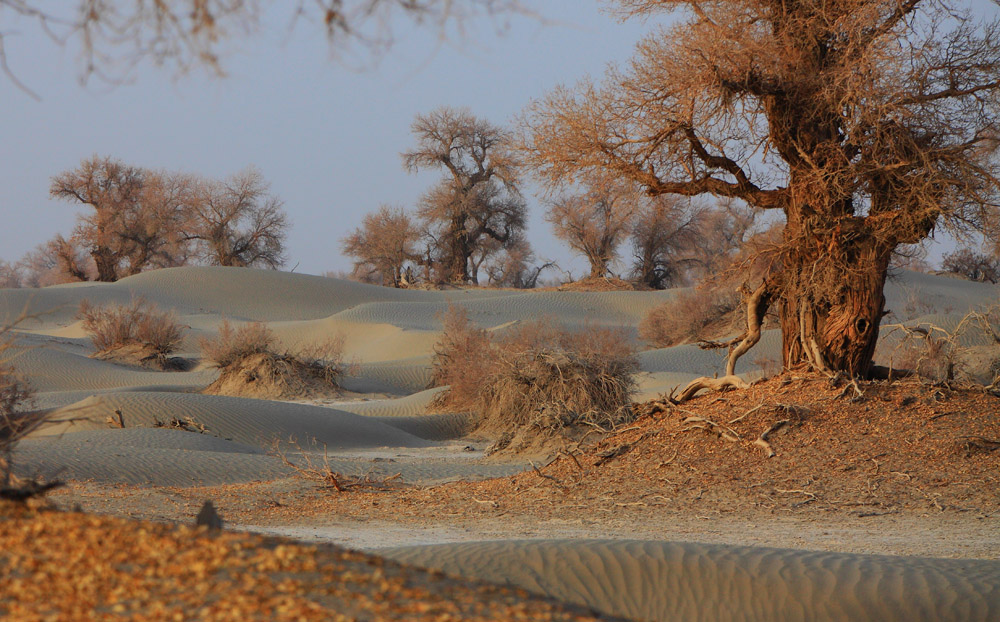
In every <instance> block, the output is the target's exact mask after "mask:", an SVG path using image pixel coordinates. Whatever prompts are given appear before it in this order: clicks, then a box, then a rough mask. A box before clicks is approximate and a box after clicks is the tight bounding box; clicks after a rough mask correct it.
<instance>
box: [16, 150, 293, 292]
mask: <svg viewBox="0 0 1000 622" xmlns="http://www.w3.org/2000/svg"><path fill="white" fill-rule="evenodd" d="M49 190H50V194H51V195H52V196H53V197H55V198H60V199H64V200H67V201H72V202H75V203H79V204H81V205H86V206H88V207H90V208H91V209H90V211H88V212H87V213H85V214H81V215H80V216H79V218H78V223H77V226H76V228H75V230H74V232H73V235H72V236H71V237H70V238H68V239H66V238H63V237H62V236H56V237H55V238H54V239H53V240H51V241H50V242H47V243H45V244H44V245H42V246H40V247H39V248H38V249H36V250H35V251H33V252H32V253H29V255H28V256H26V257H25V259H24V260H23V262H22V263H23V264H24V265H25V269H26V272H27V273H28V275H29V276H30V277H31V278H30V279H26V281H28V282H27V283H26V284H31V285H35V284H43V285H44V284H50V283H54V282H68V281H85V280H90V279H95V280H98V281H116V280H118V279H120V278H122V277H125V276H130V275H134V274H138V273H139V272H142V271H143V270H148V269H152V268H165V267H171V266H180V265H186V264H190V263H194V262H202V263H207V264H211V265H220V266H254V267H265V268H277V267H279V266H281V265H282V264H283V263H284V241H285V235H286V233H287V230H288V219H287V217H286V215H285V212H284V211H283V209H282V202H281V200H280V199H279V198H277V197H276V196H274V195H272V194H270V193H269V190H268V184H267V182H266V181H264V179H263V177H262V176H261V174H260V172H259V171H257V170H256V169H253V168H249V169H247V170H245V171H242V172H240V173H237V174H235V175H233V176H231V177H229V178H228V179H226V180H224V181H216V180H210V179H203V178H200V177H197V176H194V175H185V174H181V173H171V172H167V171H153V170H148V169H143V168H139V167H136V166H131V165H127V164H125V163H123V162H121V161H118V160H114V159H112V158H107V157H105V158H101V157H97V156H93V157H91V158H88V159H85V160H83V161H82V162H81V163H80V165H79V166H78V167H77V168H75V169H72V170H69V171H64V172H62V173H60V174H58V175H56V176H55V177H53V178H52V183H51V187H50V189H49ZM84 248H86V249H87V251H86V253H84V251H83V250H82V249H84ZM31 281H36V282H31Z"/></svg>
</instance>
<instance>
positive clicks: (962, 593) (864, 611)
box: [378, 540, 1000, 622]
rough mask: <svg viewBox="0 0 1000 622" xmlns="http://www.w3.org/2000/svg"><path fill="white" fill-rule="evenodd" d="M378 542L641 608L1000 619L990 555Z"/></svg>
mask: <svg viewBox="0 0 1000 622" xmlns="http://www.w3.org/2000/svg"><path fill="white" fill-rule="evenodd" d="M378 553H379V554H380V555H384V556H386V557H389V558H391V559H395V560H398V561H402V562H405V563H409V564H413V565H417V566H422V567H426V568H433V569H437V570H442V571H444V572H447V573H449V574H456V575H461V576H466V577H473V578H476V579H482V580H486V581H491V582H495V583H503V584H513V585H516V586H519V587H523V588H525V589H528V590H531V591H533V592H537V593H539V594H544V595H547V596H552V597H555V598H557V599H560V600H564V601H567V602H572V603H577V604H581V605H586V606H589V607H593V608H595V609H597V610H599V611H602V612H605V613H609V614H613V615H619V616H624V617H628V618H635V619H643V620H662V621H665V622H666V621H670V622H673V621H694V620H705V621H758V620H759V621H764V620H793V621H794V620H830V621H834V620H837V621H840V620H850V621H855V622H863V621H868V620H871V621H873V622H874V621H883V622H884V621H896V620H898V621H900V622H918V621H925V620H926V621H927V622H931V621H935V622H941V621H950V620H954V621H959V620H962V621H970V622H971V621H982V622H987V621H995V620H1000V562H995V561H981V560H948V559H930V558H916V557H890V556H877V555H851V554H844V553H821V552H807V551H795V550H785V549H768V548H750V547H733V546H722V545H708V544H694V543H670V542H639V541H601V540H585V541H580V540H573V541H570V540H565V541H553V540H549V541H514V542H511V541H505V542H480V543H457V544H445V545H431V546H419V547H402V548H392V549H382V550H379V551H378Z"/></svg>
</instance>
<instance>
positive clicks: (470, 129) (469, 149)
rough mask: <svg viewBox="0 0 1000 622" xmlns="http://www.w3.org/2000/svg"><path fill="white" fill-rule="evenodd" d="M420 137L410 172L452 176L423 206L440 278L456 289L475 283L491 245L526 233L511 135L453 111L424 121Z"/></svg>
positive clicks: (420, 118)
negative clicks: (477, 261) (479, 256)
mask: <svg viewBox="0 0 1000 622" xmlns="http://www.w3.org/2000/svg"><path fill="white" fill-rule="evenodd" d="M413 134H414V136H415V137H416V139H417V146H416V148H414V149H413V150H412V151H407V152H405V153H404V154H403V163H404V165H405V166H406V168H407V170H409V171H411V172H416V171H419V170H422V169H427V168H430V169H439V170H443V171H444V173H445V176H444V179H442V180H441V181H440V182H439V183H438V184H437V185H436V186H434V187H433V188H432V189H431V190H430V191H429V192H427V193H426V194H425V195H424V197H423V198H422V199H421V201H420V205H419V207H418V214H419V216H420V217H421V219H422V220H423V221H424V222H425V224H426V225H427V228H428V231H429V233H430V236H431V238H432V239H433V240H434V243H435V246H436V251H437V252H436V253H435V255H436V257H437V261H438V262H439V263H440V265H439V273H440V274H441V275H442V276H443V278H444V279H445V280H447V281H450V282H453V283H476V282H478V274H477V270H476V269H475V268H476V266H474V265H473V258H474V256H475V255H476V253H477V251H480V250H482V246H483V245H484V244H486V242H487V240H493V241H496V242H499V243H500V244H501V245H505V244H508V243H510V242H512V241H514V240H515V239H516V238H517V236H518V235H519V234H520V233H521V232H522V231H523V230H524V226H525V211H526V207H525V203H524V199H523V198H522V197H521V193H520V191H519V190H518V181H519V179H518V162H517V160H516V159H515V158H514V157H513V155H512V153H511V150H510V136H509V134H508V132H507V131H505V130H504V129H503V128H500V127H498V126H496V125H493V124H492V123H490V122H488V121H485V120H483V119H479V118H476V117H475V116H473V115H472V113H470V112H469V111H467V110H455V109H452V108H439V109H437V110H435V111H433V112H431V113H429V114H423V115H417V118H416V120H415V121H414V122H413Z"/></svg>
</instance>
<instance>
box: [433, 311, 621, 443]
mask: <svg viewBox="0 0 1000 622" xmlns="http://www.w3.org/2000/svg"><path fill="white" fill-rule="evenodd" d="M638 367H639V365H638V361H637V360H636V358H635V348H634V347H633V346H632V345H631V343H630V340H629V339H628V338H627V336H625V335H623V334H622V333H621V332H620V331H614V330H607V329H598V328H589V329H587V330H584V331H582V332H579V333H572V332H567V331H565V330H562V329H560V328H558V327H556V326H554V325H553V324H552V323H550V322H547V321H537V322H530V323H526V324H523V325H521V326H519V327H517V328H515V329H513V330H512V331H510V332H508V333H507V334H505V335H502V336H490V335H488V334H487V333H486V332H485V331H483V330H481V329H478V328H475V327H474V326H472V324H471V323H470V322H469V320H468V317H467V316H466V315H465V312H464V311H461V310H458V309H454V308H452V309H449V312H448V314H447V315H446V316H445V331H444V335H443V337H442V339H441V341H439V342H438V344H437V347H436V348H435V357H434V368H435V380H436V381H437V382H438V384H444V383H445V382H446V381H448V380H451V381H453V382H454V384H452V385H450V388H449V390H448V391H446V392H445V393H443V394H442V395H441V397H440V398H439V400H438V405H442V406H446V407H454V408H466V407H467V408H471V409H472V410H474V411H475V412H476V413H477V414H478V415H479V417H480V423H479V428H480V429H483V430H485V431H489V432H498V433H503V432H515V431H523V430H526V429H531V430H542V431H549V430H559V429H562V428H565V427H569V426H573V425H577V424H594V425H598V426H601V427H607V428H610V427H614V426H615V425H617V424H619V423H621V422H623V421H626V420H628V419H629V418H630V417H631V396H632V393H633V391H634V390H635V380H634V378H633V374H634V373H635V372H636V371H637V370H638Z"/></svg>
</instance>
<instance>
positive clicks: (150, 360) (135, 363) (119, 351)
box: [91, 343, 190, 371]
mask: <svg viewBox="0 0 1000 622" xmlns="http://www.w3.org/2000/svg"><path fill="white" fill-rule="evenodd" d="M91 358H95V359H98V360H101V361H110V362H112V363H118V364H119V365H128V366H130V367H142V368H144V369H154V370H157V371H184V370H186V369H188V368H189V367H190V365H189V364H188V361H187V360H185V359H183V358H180V357H177V356H167V355H166V354H164V353H163V352H160V351H158V350H157V349H156V348H154V347H152V346H150V345H146V344H141V343H131V344H127V345H123V346H118V347H116V348H110V349H108V350H102V351H100V352H96V353H94V354H93V355H92V357H91Z"/></svg>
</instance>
